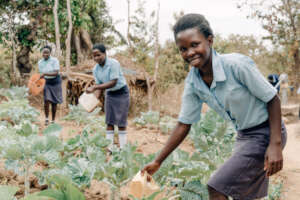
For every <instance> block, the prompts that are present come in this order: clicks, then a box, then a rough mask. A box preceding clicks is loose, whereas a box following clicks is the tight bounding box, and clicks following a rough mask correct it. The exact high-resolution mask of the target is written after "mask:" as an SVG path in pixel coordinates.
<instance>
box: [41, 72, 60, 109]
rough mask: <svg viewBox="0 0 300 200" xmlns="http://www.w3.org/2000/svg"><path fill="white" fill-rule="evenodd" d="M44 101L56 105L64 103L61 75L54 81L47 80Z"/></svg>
mask: <svg viewBox="0 0 300 200" xmlns="http://www.w3.org/2000/svg"><path fill="white" fill-rule="evenodd" d="M44 101H50V102H51V103H55V104H60V103H62V102H63V98H62V88H61V78H60V76H59V75H58V76H56V77H55V78H53V79H46V84H45V87H44Z"/></svg>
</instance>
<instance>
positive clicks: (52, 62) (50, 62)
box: [38, 56, 59, 79]
mask: <svg viewBox="0 0 300 200" xmlns="http://www.w3.org/2000/svg"><path fill="white" fill-rule="evenodd" d="M38 66H39V72H40V73H41V74H43V73H51V72H55V71H59V61H58V59H57V58H55V57H52V56H50V57H49V58H48V59H47V60H45V59H44V58H43V59H41V60H40V61H39V63H38ZM55 77H56V76H45V78H48V79H51V78H55Z"/></svg>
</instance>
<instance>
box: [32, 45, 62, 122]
mask: <svg viewBox="0 0 300 200" xmlns="http://www.w3.org/2000/svg"><path fill="white" fill-rule="evenodd" d="M42 54H43V59H41V60H40V61H39V62H38V66H39V72H40V74H41V76H40V78H45V79H46V85H45V87H44V109H45V125H46V126H47V125H48V124H49V119H48V116H49V107H50V104H51V111H52V121H51V123H54V122H55V115H56V110H57V104H61V103H62V102H63V100H62V99H63V98H62V87H61V77H60V75H59V61H58V59H57V58H55V57H52V56H51V55H50V54H51V47H50V46H44V47H43V49H42Z"/></svg>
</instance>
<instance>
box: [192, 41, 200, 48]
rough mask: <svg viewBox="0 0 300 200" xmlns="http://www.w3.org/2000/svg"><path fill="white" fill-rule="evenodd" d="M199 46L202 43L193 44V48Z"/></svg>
mask: <svg viewBox="0 0 300 200" xmlns="http://www.w3.org/2000/svg"><path fill="white" fill-rule="evenodd" d="M199 44H200V43H198V42H193V43H192V45H191V46H192V47H197V46H199Z"/></svg>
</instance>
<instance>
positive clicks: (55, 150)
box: [0, 124, 62, 195]
mask: <svg viewBox="0 0 300 200" xmlns="http://www.w3.org/2000/svg"><path fill="white" fill-rule="evenodd" d="M27 125H28V124H27ZM29 126H30V125H29ZM29 126H26V129H21V130H22V131H21V133H22V134H18V131H16V134H14V135H10V136H8V137H7V138H4V139H3V140H2V142H1V143H0V149H1V154H0V156H1V157H2V158H4V159H6V160H5V166H6V168H7V169H9V170H13V171H14V172H15V173H16V174H18V175H20V176H22V175H24V177H25V181H24V182H25V195H27V194H29V175H30V173H31V171H32V167H33V166H34V165H35V164H36V163H37V162H38V161H44V162H46V163H53V162H55V161H57V160H59V159H60V155H59V151H60V150H62V144H61V142H60V140H59V138H58V137H57V135H55V134H54V133H53V134H52V132H50V131H48V134H47V135H43V136H39V135H37V134H35V133H33V132H31V134H30V131H31V130H33V129H34V128H32V127H29ZM53 126H59V125H57V124H54V125H53ZM50 128H51V127H50Z"/></svg>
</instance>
